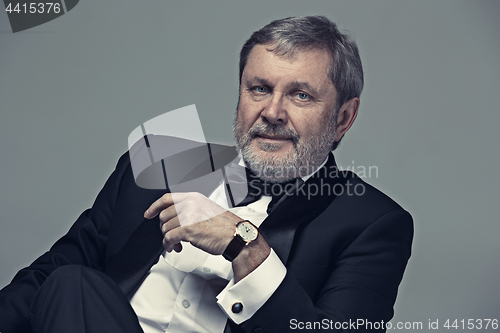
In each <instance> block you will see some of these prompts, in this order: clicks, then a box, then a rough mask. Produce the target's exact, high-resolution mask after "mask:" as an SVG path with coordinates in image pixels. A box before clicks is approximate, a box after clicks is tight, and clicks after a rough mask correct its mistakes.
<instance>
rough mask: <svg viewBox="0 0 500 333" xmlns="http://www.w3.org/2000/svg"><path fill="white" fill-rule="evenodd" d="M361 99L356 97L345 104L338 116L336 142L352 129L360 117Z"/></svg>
mask: <svg viewBox="0 0 500 333" xmlns="http://www.w3.org/2000/svg"><path fill="white" fill-rule="evenodd" d="M358 108H359V98H358V97H354V98H352V99H350V100H348V101H347V102H345V103H344V104H343V105H342V106H341V107H340V110H339V112H338V114H337V135H336V136H335V141H336V142H338V141H340V139H342V137H343V136H344V134H345V133H346V132H347V130H349V128H351V126H352V124H353V123H354V120H355V119H356V117H357V115H358Z"/></svg>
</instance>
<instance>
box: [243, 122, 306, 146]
mask: <svg viewBox="0 0 500 333" xmlns="http://www.w3.org/2000/svg"><path fill="white" fill-rule="evenodd" d="M248 135H249V136H250V138H252V139H254V138H255V137H257V136H261V135H272V136H277V137H280V138H286V139H290V140H292V142H293V143H294V144H295V143H297V142H298V141H299V139H300V136H299V134H298V133H297V132H295V131H293V130H291V129H289V128H287V127H284V126H283V125H275V124H269V123H260V124H255V125H253V126H252V127H251V128H250V130H248Z"/></svg>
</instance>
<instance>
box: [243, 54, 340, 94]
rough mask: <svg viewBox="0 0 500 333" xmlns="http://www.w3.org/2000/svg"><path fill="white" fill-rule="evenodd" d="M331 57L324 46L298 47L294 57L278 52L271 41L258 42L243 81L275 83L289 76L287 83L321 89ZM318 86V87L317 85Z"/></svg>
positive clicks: (327, 80) (288, 85) (303, 87)
mask: <svg viewBox="0 0 500 333" xmlns="http://www.w3.org/2000/svg"><path fill="white" fill-rule="evenodd" d="M329 65H330V57H329V55H328V53H327V52H326V51H324V50H321V49H313V50H303V51H297V52H295V54H294V55H293V57H289V56H287V55H280V54H276V53H274V52H273V51H272V47H270V46H269V45H256V46H255V47H254V48H253V49H252V51H251V53H250V55H249V57H248V62H247V64H246V66H245V69H244V71H243V76H242V84H261V85H267V86H274V85H275V84H276V82H275V81H277V80H278V79H283V76H285V78H286V86H287V87H290V88H297V89H309V90H311V89H315V88H316V89H320V86H318V85H324V84H327V82H330V83H331V81H330V78H329ZM315 86H318V87H315Z"/></svg>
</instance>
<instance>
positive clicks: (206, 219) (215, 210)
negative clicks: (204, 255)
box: [144, 192, 242, 255]
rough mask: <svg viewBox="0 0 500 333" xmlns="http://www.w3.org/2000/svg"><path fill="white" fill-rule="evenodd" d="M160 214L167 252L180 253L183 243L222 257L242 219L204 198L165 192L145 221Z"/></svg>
mask: <svg viewBox="0 0 500 333" xmlns="http://www.w3.org/2000/svg"><path fill="white" fill-rule="evenodd" d="M158 214H160V215H159V219H160V228H161V231H162V233H163V235H164V237H163V247H164V248H165V250H167V252H171V251H172V250H175V251H177V252H180V251H181V250H182V246H181V244H180V242H181V241H185V242H190V243H191V244H192V245H193V246H195V247H197V248H199V249H201V250H203V251H205V252H208V253H210V254H214V255H217V254H222V253H223V252H224V250H225V249H226V247H227V245H228V244H229V242H230V241H231V239H233V236H234V232H235V230H236V224H237V223H238V222H239V221H241V220H242V219H241V218H239V217H238V216H236V215H234V214H232V213H230V212H229V211H227V210H225V209H224V208H222V207H221V206H219V205H217V204H216V203H215V202H213V201H212V200H210V199H208V198H207V197H205V196H204V195H202V194H200V193H196V192H192V193H166V194H165V195H163V196H162V197H161V198H160V199H158V200H156V201H155V202H154V203H153V204H152V205H151V206H150V207H149V208H148V210H147V211H146V212H145V213H144V217H145V218H148V219H150V218H153V217H155V216H156V215H158Z"/></svg>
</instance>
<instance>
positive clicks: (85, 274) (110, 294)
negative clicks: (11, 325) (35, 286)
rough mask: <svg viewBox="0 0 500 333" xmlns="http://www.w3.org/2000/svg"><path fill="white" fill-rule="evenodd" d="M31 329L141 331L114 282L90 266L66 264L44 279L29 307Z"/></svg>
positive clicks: (48, 332) (54, 332)
mask: <svg viewBox="0 0 500 333" xmlns="http://www.w3.org/2000/svg"><path fill="white" fill-rule="evenodd" d="M30 311H31V325H32V328H33V331H34V332H35V333H59V332H61V333H68V332H71V333H89V332H113V333H115V332H116V333H122V332H123V333H142V332H143V331H142V329H141V326H140V325H139V321H138V319H137V316H136V314H135V312H134V310H133V309H132V307H131V306H130V303H129V301H128V300H127V298H126V297H125V296H124V295H123V293H122V291H121V290H120V288H119V287H118V286H117V285H116V283H115V282H114V281H113V280H111V278H109V277H108V276H107V275H105V274H103V273H101V272H98V271H96V270H94V269H91V268H88V267H84V266H77V265H69V266H63V267H61V268H58V269H57V270H55V271H54V272H53V273H52V274H51V275H50V276H49V277H48V278H47V280H46V281H45V282H44V284H43V285H42V287H41V288H40V291H39V292H38V294H37V296H36V298H35V300H34V302H33V305H32V307H31V310H30Z"/></svg>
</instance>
